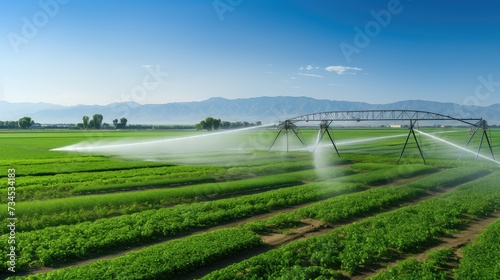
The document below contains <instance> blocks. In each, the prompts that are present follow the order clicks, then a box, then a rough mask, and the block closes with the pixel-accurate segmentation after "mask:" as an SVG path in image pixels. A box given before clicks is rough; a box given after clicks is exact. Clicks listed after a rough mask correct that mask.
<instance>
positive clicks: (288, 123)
mask: <svg viewBox="0 0 500 280" xmlns="http://www.w3.org/2000/svg"><path fill="white" fill-rule="evenodd" d="M334 121H355V122H361V121H409V122H410V125H409V132H408V136H407V137H406V141H405V144H404V146H403V149H402V150H401V154H400V155H399V159H398V163H399V162H400V161H401V158H402V156H403V154H404V151H405V149H406V146H407V144H408V141H409V140H410V137H412V136H413V139H414V140H415V143H416V144H417V148H418V151H419V152H420V156H421V157H422V160H423V161H424V163H426V161H425V157H424V153H423V151H422V148H421V146H420V144H419V143H418V140H417V136H416V135H415V125H416V124H417V122H418V121H458V122H462V123H464V124H467V125H470V126H471V127H472V128H473V129H474V132H473V133H472V135H471V136H470V138H469V140H468V141H467V144H466V145H465V148H467V146H468V145H469V143H470V142H471V140H472V138H473V137H474V136H475V135H476V133H477V132H478V131H479V130H481V131H482V133H481V140H480V142H479V148H478V150H477V153H476V160H477V159H478V156H479V152H480V151H481V146H482V145H483V140H484V139H486V142H487V144H488V147H489V149H490V152H491V156H492V158H493V160H495V155H494V154H493V148H492V146H491V141H490V138H489V136H488V133H487V130H488V122H487V121H486V120H484V119H483V118H455V117H450V116H445V115H442V114H438V113H432V112H426V111H414V110H361V111H331V112H321V113H313V114H307V115H303V116H298V117H295V118H291V119H288V120H285V121H282V122H280V124H279V131H278V134H277V135H276V137H275V138H274V140H273V142H272V144H271V146H270V147H269V151H270V150H271V148H272V147H273V145H274V143H275V142H276V140H277V139H278V137H279V136H280V135H281V133H284V134H285V136H286V149H287V151H288V133H289V131H292V132H293V133H294V135H295V136H296V137H297V138H298V139H299V141H300V142H301V143H302V144H303V145H304V146H306V144H305V141H304V139H302V137H301V136H300V134H299V133H298V128H297V125H296V123H298V122H319V127H320V128H319V129H320V131H319V137H318V138H317V140H316V146H315V147H314V149H316V147H317V146H318V145H319V143H320V141H321V139H323V136H324V135H325V134H326V135H328V137H329V138H330V141H331V142H332V145H333V147H334V148H335V151H336V152H337V154H338V155H339V156H340V153H339V151H338V149H337V146H336V145H335V141H334V140H333V137H332V134H331V133H330V130H329V127H330V125H331V124H332V122H334ZM306 147H307V146H306Z"/></svg>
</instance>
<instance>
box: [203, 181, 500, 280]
mask: <svg viewBox="0 0 500 280" xmlns="http://www.w3.org/2000/svg"><path fill="white" fill-rule="evenodd" d="M498 180H500V173H498V172H497V173H495V174H491V175H488V176H486V177H483V178H481V179H478V180H475V181H473V182H470V183H467V184H464V185H462V186H459V187H457V188H456V189H455V190H454V191H452V192H450V193H446V194H443V195H440V196H437V197H435V198H431V199H428V200H425V201H423V202H421V203H419V204H416V205H412V206H407V207H403V208H399V209H397V210H394V211H391V212H387V213H383V214H379V215H377V216H375V217H370V218H367V219H365V220H363V221H361V222H357V223H352V224H350V225H347V226H343V227H340V228H337V229H334V230H332V231H331V232H330V233H328V234H326V235H323V236H319V237H313V238H309V239H306V240H303V241H298V242H294V243H291V244H289V245H286V246H283V247H281V248H279V249H275V250H271V251H268V252H266V253H264V254H261V255H258V256H256V257H253V258H250V259H247V260H245V261H243V262H240V263H237V264H234V265H230V266H228V267H226V268H224V269H221V270H218V271H215V272H213V273H211V274H209V275H208V276H207V277H206V278H205V279H256V278H259V277H262V278H277V277H284V275H283V274H284V273H289V272H290V271H293V273H294V275H295V276H294V277H296V278H317V277H320V276H323V277H337V276H338V275H339V273H341V271H345V272H346V273H348V274H352V273H354V272H355V271H356V270H358V269H360V268H362V267H364V266H365V265H368V264H373V263H376V262H380V261H383V260H387V259H389V258H391V257H393V256H394V254H400V253H403V252H410V251H414V250H421V249H423V248H425V246H426V244H427V243H428V242H430V241H432V240H434V239H435V238H437V237H441V236H443V235H446V234H448V233H450V231H452V230H457V229H459V228H460V227H461V226H464V225H465V224H466V223H467V222H468V221H469V220H470V219H471V217H475V216H481V215H488V214H489V213H492V212H493V211H495V209H498V205H499V204H500V189H499V188H498V187H497V183H498ZM410 221H411V222H410ZM290 276H291V275H290ZM285 278H286V277H285Z"/></svg>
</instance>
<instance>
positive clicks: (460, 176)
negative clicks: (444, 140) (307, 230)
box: [249, 168, 485, 231]
mask: <svg viewBox="0 0 500 280" xmlns="http://www.w3.org/2000/svg"><path fill="white" fill-rule="evenodd" d="M480 175H485V171H484V169H482V168H454V169H449V170H443V171H440V172H438V173H435V174H431V175H429V176H426V177H424V178H419V179H417V180H415V181H413V182H409V183H407V184H405V185H402V186H386V187H378V188H373V189H369V190H366V191H363V192H359V193H353V194H349V195H343V196H338V197H333V198H330V199H326V200H324V201H321V202H317V203H314V204H311V205H309V206H306V207H303V208H300V209H297V210H294V211H291V212H288V213H283V214H278V215H274V216H273V217H270V218H268V219H266V220H262V221H255V222H252V223H250V224H249V226H251V227H253V228H254V229H255V230H258V231H265V230H270V229H271V230H275V229H281V228H287V227H290V226H293V225H297V224H300V221H301V220H302V219H305V218H313V219H319V220H322V221H324V222H329V223H335V222H339V221H342V220H343V219H349V218H353V217H360V216H363V215H366V214H368V213H376V212H377V211H380V210H383V209H387V208H388V207H394V206H399V205H400V204H401V203H403V202H407V201H410V200H413V199H416V198H419V197H422V196H424V195H426V194H427V193H428V191H429V190H434V189H436V188H438V187H447V186H454V185H458V184H459V183H461V182H465V181H467V180H470V181H471V180H473V179H474V178H477V177H478V176H480Z"/></svg>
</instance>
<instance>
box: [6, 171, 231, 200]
mask: <svg viewBox="0 0 500 280" xmlns="http://www.w3.org/2000/svg"><path fill="white" fill-rule="evenodd" d="M224 172H225V169H223V168H220V167H219V168H218V167H200V166H162V167H149V168H148V167H146V168H136V169H127V170H117V171H101V172H79V173H70V174H57V175H51V176H24V177H19V178H18V179H17V180H16V182H17V187H18V189H19V190H21V189H22V192H19V195H18V196H17V199H16V200H17V201H26V200H34V199H47V198H58V197H68V196H71V195H73V194H74V193H73V191H74V190H76V192H75V193H76V194H79V193H82V192H86V188H89V191H95V187H97V188H98V187H99V186H112V187H113V186H114V187H118V188H120V186H122V187H132V186H134V185H136V184H137V185H144V182H152V183H156V184H160V185H161V184H168V182H169V180H172V179H177V180H178V179H179V178H185V180H186V181H189V179H190V178H189V177H193V178H200V177H204V178H207V177H212V178H213V179H212V180H214V179H215V177H216V176H218V174H223V173H224ZM5 192H6V190H5V189H3V190H2V193H5Z"/></svg>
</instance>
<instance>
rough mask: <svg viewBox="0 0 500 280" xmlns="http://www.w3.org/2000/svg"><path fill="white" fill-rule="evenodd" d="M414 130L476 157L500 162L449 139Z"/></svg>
mask: <svg viewBox="0 0 500 280" xmlns="http://www.w3.org/2000/svg"><path fill="white" fill-rule="evenodd" d="M416 131H418V133H420V134H422V135H424V136H427V137H429V138H432V139H434V140H437V141H440V142H442V143H445V144H448V145H450V146H452V147H455V148H457V149H460V150H462V151H464V152H467V153H471V154H473V155H475V156H476V157H481V158H483V159H487V160H489V161H492V162H494V163H498V164H500V162H499V161H497V160H495V159H492V158H489V157H487V156H484V155H481V154H479V152H477V153H476V152H474V151H472V150H469V149H466V148H464V147H461V146H459V145H457V144H454V143H452V142H449V141H447V140H444V139H442V138H439V137H437V136H435V135H432V134H429V133H425V132H422V131H420V130H416Z"/></svg>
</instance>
